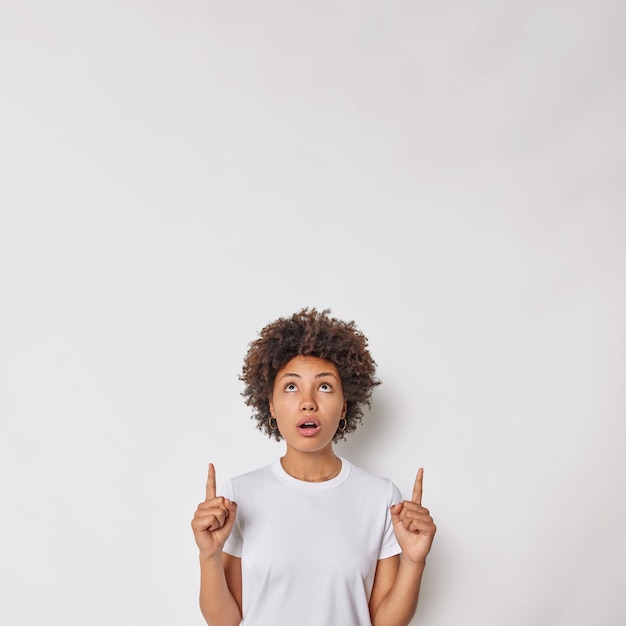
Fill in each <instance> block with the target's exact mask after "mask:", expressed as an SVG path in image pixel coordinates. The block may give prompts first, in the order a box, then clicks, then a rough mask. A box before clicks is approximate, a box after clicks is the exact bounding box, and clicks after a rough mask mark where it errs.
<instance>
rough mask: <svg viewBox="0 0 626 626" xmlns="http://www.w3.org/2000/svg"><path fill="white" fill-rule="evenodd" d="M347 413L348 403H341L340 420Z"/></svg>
mask: <svg viewBox="0 0 626 626" xmlns="http://www.w3.org/2000/svg"><path fill="white" fill-rule="evenodd" d="M347 412H348V403H347V402H344V403H343V409H341V417H342V419H343V418H344V417H345V416H346V413H347Z"/></svg>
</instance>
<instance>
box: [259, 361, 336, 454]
mask: <svg viewBox="0 0 626 626" xmlns="http://www.w3.org/2000/svg"><path fill="white" fill-rule="evenodd" d="M346 408H347V404H346V402H345V401H344V397H343V386H342V384H341V378H340V377H339V372H338V371H337V368H336V367H335V366H334V365H333V364H332V363H331V362H330V361H326V360H325V359H320V358H318V357H315V356H302V355H300V356H296V357H294V358H293V359H291V361H289V362H288V363H287V364H286V365H285V366H284V367H283V368H282V369H281V370H280V371H279V372H278V373H277V374H276V378H275V379H274V388H273V391H272V396H271V398H270V412H271V414H272V416H273V417H275V418H276V422H277V424H278V429H279V431H280V434H281V435H282V436H283V437H284V438H285V441H286V442H287V446H288V447H292V448H294V449H297V450H302V451H303V452H305V451H306V452H314V451H318V450H322V449H324V448H326V447H328V446H330V445H332V439H333V437H334V436H335V433H336V432H337V427H338V425H339V420H340V419H341V418H342V417H344V416H345V413H346Z"/></svg>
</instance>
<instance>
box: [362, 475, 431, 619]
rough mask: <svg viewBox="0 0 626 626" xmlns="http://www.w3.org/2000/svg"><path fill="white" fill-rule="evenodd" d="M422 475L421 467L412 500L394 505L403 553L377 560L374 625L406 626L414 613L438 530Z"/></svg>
mask: <svg viewBox="0 0 626 626" xmlns="http://www.w3.org/2000/svg"><path fill="white" fill-rule="evenodd" d="M423 478H424V470H423V469H420V470H419V471H418V472H417V476H416V477H415V485H414V486H413V495H412V497H411V500H405V501H403V502H400V504H396V505H394V506H392V507H391V521H392V523H393V532H394V533H395V535H396V539H397V540H398V543H399V544H400V548H401V549H402V555H401V557H397V556H396V557H391V558H388V559H381V560H380V561H378V564H377V566H376V575H375V577H374V586H373V588H372V595H371V596H370V616H371V620H372V625H373V626H379V625H380V626H383V625H384V626H407V624H408V623H409V622H410V621H411V619H412V618H413V615H414V614H415V609H416V608H417V600H418V598H419V592H420V585H421V583H422V575H423V573H424V568H425V567H426V556H427V555H428V552H429V551H430V547H431V545H432V542H433V539H434V537H435V532H436V531H437V527H436V526H435V524H434V522H433V518H432V517H431V516H430V512H429V511H428V509H426V508H424V507H423V506H422V482H423Z"/></svg>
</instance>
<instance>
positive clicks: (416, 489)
mask: <svg viewBox="0 0 626 626" xmlns="http://www.w3.org/2000/svg"><path fill="white" fill-rule="evenodd" d="M423 481H424V468H423V467H420V468H419V469H418V470H417V476H415V484H414V485H413V495H412V496H411V500H412V501H413V502H415V503H417V504H419V505H420V506H422V484H423Z"/></svg>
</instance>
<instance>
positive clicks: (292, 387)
mask: <svg viewBox="0 0 626 626" xmlns="http://www.w3.org/2000/svg"><path fill="white" fill-rule="evenodd" d="M296 389H297V387H296V385H295V383H289V384H288V385H285V391H296Z"/></svg>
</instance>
